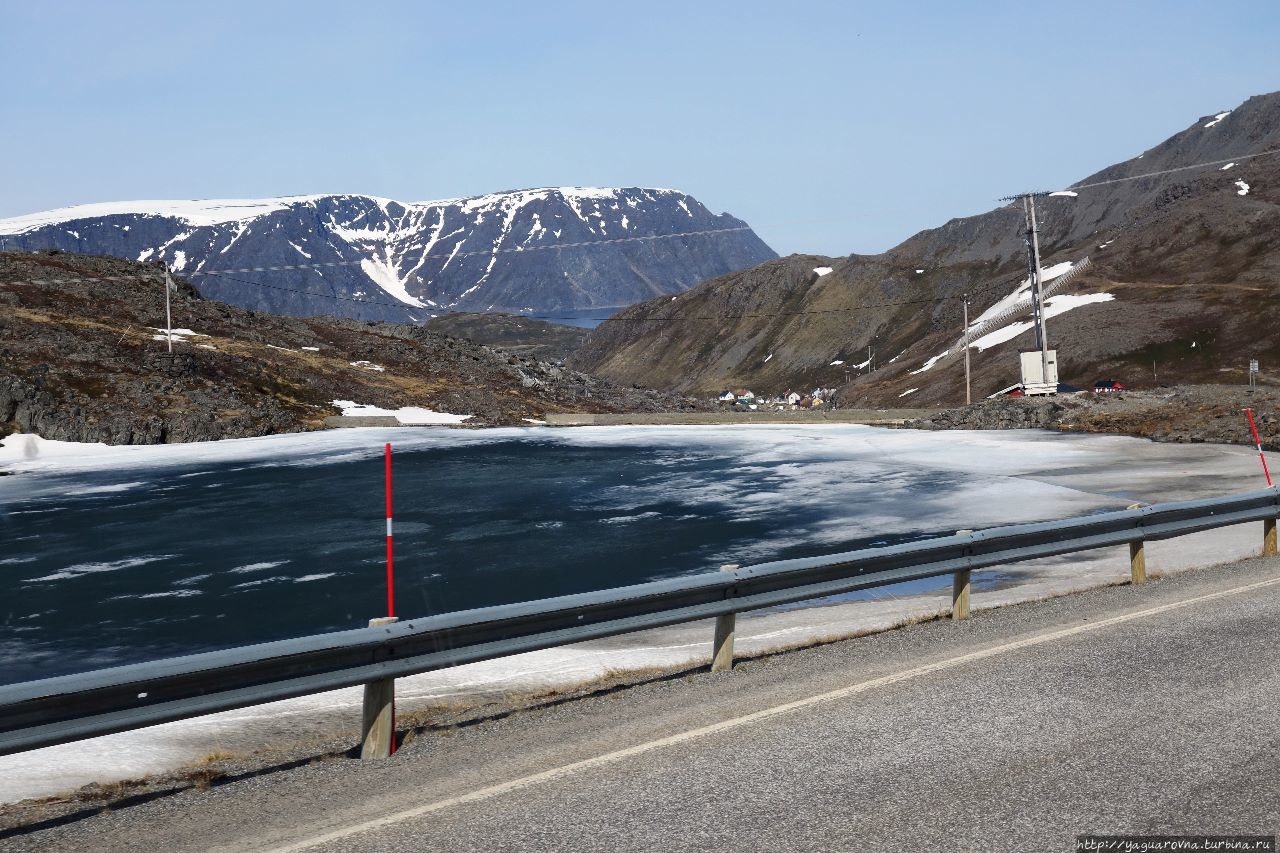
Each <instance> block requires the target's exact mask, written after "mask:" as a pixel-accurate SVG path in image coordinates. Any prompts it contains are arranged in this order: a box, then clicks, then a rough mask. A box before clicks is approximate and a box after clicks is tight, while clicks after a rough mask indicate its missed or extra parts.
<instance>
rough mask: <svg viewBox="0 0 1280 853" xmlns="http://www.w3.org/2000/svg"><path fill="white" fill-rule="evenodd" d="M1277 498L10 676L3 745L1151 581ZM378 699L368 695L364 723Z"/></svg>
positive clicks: (1258, 496) (1025, 528)
mask: <svg viewBox="0 0 1280 853" xmlns="http://www.w3.org/2000/svg"><path fill="white" fill-rule="evenodd" d="M1278 512H1280V489H1277V488H1272V489H1266V490H1262V491H1256V492H1248V493H1244V494H1239V495H1232V496H1229V497H1223V498H1213V499H1208V500H1195V501H1182V502H1177V503H1163V504H1155V505H1152V506H1146V507H1141V508H1137V507H1135V508H1131V509H1128V510H1122V511H1118V512H1108V513H1103V514H1099V515H1091V516H1086V517H1083V518H1072V519H1066V520H1063V521H1050V522H1042V523H1036V524H1020V525H1013V526H1007V527H995V528H989V529H987V530H980V531H977V532H962V533H959V534H956V535H954V536H944V537H940V538H935V539H929V540H925V541H921V542H914V543H910V544H906V545H894V546H889V547H881V548H867V549H863V550H858V551H849V552H845V553H840V554H832V555H829V556H824V557H812V558H806V559H796V560H780V561H776V562H770V563H762V564H759V565H754V566H744V567H734V566H727V567H725V569H726V570H722V571H715V572H706V573H703V574H696V575H691V576H686V577H679V578H673V579H669V580H661V581H653V582H650V583H643V584H638V585H635V586H627V587H620V588H617V589H607V590H602V591H599V592H591V593H584V594H580V595H568V596H563V597H559V598H548V599H542V600H539V601H529V602H524V603H520V604H507V605H501V606H497V607H486V608H480V609H476V610H467V611H461V612H456V613H445V614H441V615H438V616H431V617H428V618H424V619H409V620H407V621H403V622H398V623H394V624H386V625H378V626H376V627H367V628H357V629H354V630H349V631H338V632H335V633H329V634H318V635H315V636H309V637H299V638H297V639H293V640H283V641H279V642H271V643H262V644H259V645H253V646H245V647H241V648H235V649H228V650H224V651H218V652H207V653H201V654H195V655H188V656H185V657H177V658H168V659H165V660H158V661H151V662H149V663H141V664H131V665H128V666H120V667H113V668H110V669H102V670H96V671H93V672H85V673H79V674H76V675H66V676H59V677H57V678H48V679H43V680H40V681H29V682H24V683H21V684H11V685H7V686H4V687H0V755H6V754H10V753H14V752H20V751H23V750H28V749H33V748H36V747H41V746H50V745H53V744H59V743H67V742H70V741H75V740H78V739H82V738H88V737H94V736H97V735H105V734H110V733H113V732H120V731H126V730H130V729H137V728H141V727H144V726H151V725H155V724H157V723H164V722H168V721H171V720H180V719H185V718H188V717H195V716H199V715H202V714H210V713H213V712H215V711H227V710H231V709H234V708H241V707H245V706H248V705H257V704H261V703H264V702H272V701H276V700H280V699H289V698H292V697H296V696H303V695H307V694H312V693H319V692H322V691H326V690H334V689H336V688H340V687H349V686H353V685H357V684H364V685H366V700H368V698H369V695H370V691H369V689H368V688H369V687H370V686H371V685H381V687H382V688H383V689H381V690H380V691H375V692H378V694H379V695H388V694H390V693H391V691H389V690H385V687H386V685H387V684H388V682H389V680H390V679H394V678H395V677H397V676H405V675H411V674H414V673H420V672H427V671H431V670H437V669H443V668H445V667H451V666H458V665H460V664H464V663H471V662H474V661H482V660H489V659H493V658H499V657H505V656H507V655H514V654H518V653H520V652H528V651H533V650H536V649H545V648H550V647H554V646H560V645H565V644H568V643H576V642H580V641H582V640H590V639H595V638H599V637H609V636H614V635H617V634H625V633H629V632H632V631H639V630H642V629H646V628H656V627H660V626H664V625H674V624H678V623H683V622H692V621H695V620H700V619H708V618H711V617H717V630H716V638H717V648H716V649H715V652H716V655H715V656H716V658H717V659H718V660H719V661H723V660H725V659H726V655H725V652H726V651H727V660H728V661H730V662H731V661H732V646H731V643H732V637H733V631H732V619H733V615H734V614H736V613H740V612H743V611H748V610H754V609H757V608H761V607H770V606H774V605H779V604H788V603H792V602H797V601H804V600H806V599H814V598H821V597H823V596H829V595H833V594H836V593H843V592H850V591H853V590H859V589H869V588H873V587H879V586H885V585H888V584H894V583H901V582H904V581H911V580H917V579H920V578H930V577H939V576H944V575H952V576H954V578H955V585H954V589H955V599H954V603H955V605H956V606H955V607H953V610H952V616H953V617H955V618H963V617H964V616H966V615H967V609H968V596H969V583H968V576H969V572H971V571H973V570H976V569H983V568H988V567H991V566H998V565H1004V564H1007V563H1017V562H1020V561H1023V560H1031V559H1035V558H1039V557H1051V556H1055V555H1059V554H1068V553H1073V552H1079V551H1088V550H1092V549H1096V548H1105V547H1110V546H1119V545H1125V544H1128V545H1129V552H1130V558H1131V566H1132V570H1133V579H1134V581H1135V582H1138V583H1140V582H1142V581H1143V580H1144V579H1145V558H1144V555H1143V549H1142V543H1143V542H1145V541H1148V540H1157V539H1168V538H1172V537H1175V536H1183V535H1185V534H1188V533H1195V532H1198V531H1203V530H1210V529H1214V528H1218V527H1226V526H1229V525H1234V524H1242V523H1245V522H1253V521H1262V522H1263V553H1264V554H1274V553H1275V552H1276V517H1277V514H1278ZM726 644H729V646H728V649H727V650H726V649H725V647H724V646H725V645H726ZM720 668H725V667H723V666H721V667H720ZM386 701H389V698H388V699H387V700H386ZM366 704H367V702H366ZM375 710H376V709H375ZM368 712H369V708H368V707H366V732H365V734H366V736H367V735H368V734H369V732H368V725H369V724H368V719H369V713H368ZM381 752H382V754H386V752H387V750H386V749H383V750H381Z"/></svg>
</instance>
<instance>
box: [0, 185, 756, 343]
mask: <svg viewBox="0 0 1280 853" xmlns="http://www.w3.org/2000/svg"><path fill="white" fill-rule="evenodd" d="M682 235H683V236H682ZM0 249H8V250H21V251H36V250H39V251H45V250H50V249H56V250H61V251H67V252H76V253H83V254H92V255H110V256H113V257H118V258H125V259H129V260H137V261H139V262H150V261H164V262H165V263H166V264H168V265H169V267H170V268H171V269H172V270H173V271H174V272H175V273H178V274H181V275H185V276H187V277H188V278H189V279H190V280H191V281H192V282H193V283H194V284H195V285H196V287H197V289H198V290H199V291H200V293H202V294H203V295H205V296H208V297H209V298H212V299H217V300H220V301H223V302H227V303H228V304H232V305H238V306H240V307H243V308H250V309H253V310H257V311H266V312H270V313H273V314H281V315H286V316H297V317H300V316H339V317H350V318H353V319H372V320H388V321H394V322H406V323H408V322H424V321H426V320H427V319H428V318H430V317H431V316H433V315H439V314H443V313H446V312H450V311H506V312H512V313H526V314H527V313H535V312H540V311H542V312H545V311H556V310H565V309H589V308H597V307H611V308H612V307H617V306H621V305H630V304H632V303H634V302H636V301H639V300H642V299H647V298H650V297H653V296H658V295H662V294H671V293H678V292H680V291H683V290H685V289H687V288H688V287H691V286H692V285H694V284H696V283H698V282H699V281H702V280H704V279H707V278H712V277H714V276H718V275H722V274H724V273H726V272H730V271H732V270H736V269H742V268H744V267H749V266H752V265H754V264H757V263H759V262H760V261H763V260H766V259H768V258H772V257H776V255H775V253H774V252H773V250H772V249H770V248H769V247H768V246H767V245H765V244H764V242H763V241H762V240H760V238H759V237H757V236H756V235H755V233H754V232H752V231H751V229H750V227H749V226H748V225H747V224H746V223H745V222H743V221H742V220H740V219H736V218H734V217H733V216H730V215H729V214H719V215H716V214H713V213H711V212H710V211H709V210H707V208H706V207H704V206H703V205H702V204H701V203H700V202H698V201H697V200H696V199H694V198H693V197H692V196H689V195H686V194H684V193H681V192H678V191H676V190H665V189H648V188H641V187H628V188H618V189H615V188H608V189H601V188H590V187H555V188H544V189H532V190H516V191H510V192H502V193H492V194H489V195H485V196H477V197H474V198H464V199H446V200H442V201H430V202H413V203H401V202H397V201H393V200H391V199H384V198H376V197H372V196H362V195H312V196H295V197H290V198H279V199H257V200H254V199H250V200H206V201H137V202H112V203H104V204H89V205H81V206H78V207H70V208H63V209H60V210H53V211H46V212H43V213H37V214H31V215H28V216H20V217H13V218H9V219H0ZM264 268H265V269H264ZM220 270H221V271H224V274H216V273H218V271H220Z"/></svg>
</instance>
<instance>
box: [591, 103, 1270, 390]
mask: <svg viewBox="0 0 1280 853" xmlns="http://www.w3.org/2000/svg"><path fill="white" fill-rule="evenodd" d="M1275 148H1280V94H1271V95H1264V96H1259V97H1255V98H1251V99H1250V100H1248V101H1247V102H1245V103H1244V104H1243V105H1241V106H1240V107H1238V108H1237V109H1235V110H1230V111H1225V112H1222V113H1217V114H1213V115H1209V116H1204V117H1202V118H1200V119H1198V120H1196V121H1195V122H1194V123H1193V124H1192V125H1191V126H1190V127H1189V128H1187V129H1186V130H1184V131H1183V132H1181V133H1179V134H1177V135H1175V136H1173V137H1172V138H1170V139H1168V140H1167V141H1165V142H1164V143H1162V144H1160V145H1158V146H1156V147H1155V148H1152V149H1151V150H1149V151H1146V152H1143V153H1142V154H1140V155H1139V156H1137V157H1135V158H1133V159H1131V160H1128V161H1126V162H1124V163H1121V164H1118V165H1116V166H1112V167H1110V168H1107V169H1105V170H1103V171H1101V172H1099V173H1097V174H1095V175H1091V176H1089V177H1087V178H1085V179H1083V180H1081V181H1080V182H1078V186H1077V189H1075V190H1074V191H1073V193H1074V194H1067V195H1054V196H1047V197H1041V198H1040V199H1039V202H1038V203H1039V211H1040V219H1041V233H1040V239H1041V246H1042V254H1043V266H1044V267H1045V268H1046V270H1047V276H1053V275H1055V274H1061V273H1065V272H1068V271H1071V270H1073V268H1075V267H1081V266H1082V262H1083V260H1084V259H1085V258H1086V257H1087V258H1089V260H1090V262H1091V263H1090V264H1089V265H1088V266H1087V267H1085V268H1083V269H1079V270H1077V272H1078V273H1079V274H1078V275H1075V276H1074V278H1072V279H1071V280H1070V282H1069V284H1066V285H1064V286H1063V287H1062V288H1061V290H1060V291H1059V292H1058V293H1056V294H1055V296H1054V297H1053V298H1052V299H1051V300H1050V301H1049V311H1048V317H1049V320H1048V327H1049V337H1050V343H1051V345H1053V346H1055V347H1056V348H1057V349H1058V351H1059V364H1060V367H1061V374H1062V378H1063V380H1064V381H1067V382H1072V383H1075V384H1078V385H1092V384H1093V382H1094V381H1095V380H1096V379H1099V378H1116V379H1120V380H1122V381H1124V382H1125V383H1126V384H1128V385H1130V386H1131V387H1144V386H1152V385H1159V384H1163V383H1171V382H1205V381H1214V382H1217V381H1228V382H1234V381H1241V380H1242V379H1243V377H1244V370H1245V368H1246V366H1247V362H1248V359H1249V358H1251V357H1255V358H1258V359H1260V360H1261V361H1262V367H1263V370H1264V372H1265V371H1266V370H1268V369H1272V370H1275V369H1276V368H1277V367H1278V366H1280V331H1278V330H1280V322H1277V321H1278V320H1280V317H1277V310H1278V309H1277V305H1278V304H1280V303H1277V300H1276V296H1277V295H1280V292H1278V290H1280V268H1278V267H1280V230H1278V228H1277V226H1280V156H1262V157H1257V158H1256V159H1243V160H1238V161H1235V160H1229V162H1230V163H1233V165H1228V163H1227V162H1224V163H1221V164H1219V165H1216V166H1211V167H1207V168H1198V169H1193V170H1183V171H1175V172H1171V173H1169V174H1165V175H1160V176H1155V177H1150V178H1143V179H1140V180H1134V181H1124V182H1121V183H1112V184H1104V185H1102V186H1089V185H1091V184H1095V183H1099V182H1104V181H1109V180H1113V179H1116V178H1122V177H1127V176H1135V175H1141V174H1146V173H1149V172H1160V171H1163V170H1166V169H1176V168H1178V167H1181V166H1185V165H1189V164H1193V163H1199V162H1203V161H1206V160H1219V159H1228V158H1237V157H1240V156H1241V155H1248V154H1257V153H1260V152H1264V151H1268V150H1270V149H1275ZM1021 230H1022V211H1021V208H1020V206H1018V205H1009V206H1006V207H1001V208H998V209H996V210H993V211H991V212H989V213H986V214H982V215H980V216H973V217H968V218H964V219H956V220H953V221H951V222H949V223H947V224H946V225H944V226H942V227H941V228H936V229H931V230H928V231H924V232H921V233H920V234H917V235H915V236H914V237H912V238H910V239H908V240H907V241H905V242H904V243H902V244H901V245H899V246H897V247H895V248H894V249H891V250H890V251H888V252H885V253H883V254H880V255H873V256H859V255H851V256H849V257H845V258H822V257H811V256H792V257H788V258H781V259H777V260H773V261H768V262H765V263H764V264H761V265H759V266H756V267H753V268H751V269H749V270H743V271H740V272H737V273H731V274H728V275H725V276H721V277H720V278H717V279H714V280H712V281H709V282H705V283H703V284H702V285H700V286H699V287H697V288H694V289H692V290H690V291H688V292H686V293H684V294H680V295H679V296H678V297H676V298H675V299H672V298H671V297H663V298H661V299H654V300H650V301H648V302H645V303H642V304H640V305H636V306H632V307H631V308H630V309H628V310H626V311H624V312H622V313H620V314H619V315H617V316H616V319H614V320H610V321H609V322H606V323H603V324H601V326H600V327H599V328H598V329H596V330H595V331H593V332H592V334H591V336H590V337H589V338H588V340H587V342H586V343H585V344H584V345H583V347H582V348H581V349H580V350H579V351H578V352H577V354H575V356H574V357H573V358H572V359H571V360H570V364H571V365H572V366H574V367H576V368H578V369H583V370H589V371H592V372H597V373H599V374H601V375H604V376H609V377H612V378H614V379H617V380H619V381H624V382H625V381H633V380H636V379H638V378H639V377H645V379H646V381H647V382H648V383H650V384H655V385H661V386H665V387H670V388H677V389H681V390H686V391H695V392H699V393H708V392H713V391H717V390H720V389H721V388H723V387H728V386H740V385H746V386H749V387H751V388H752V389H753V390H756V391H757V392H773V391H777V390H781V389H783V388H784V387H786V386H787V385H791V386H799V387H806V386H811V385H819V384H821V385H824V386H831V385H834V386H839V387H841V389H842V393H841V399H842V402H843V403H844V404H847V405H868V404H870V405H880V406H885V405H901V404H904V403H906V404H910V405H923V406H929V405H939V404H953V403H956V402H963V400H964V384H963V360H962V359H961V358H960V356H959V354H960V353H961V352H962V349H961V347H960V346H959V341H960V338H961V334H962V329H963V321H962V301H961V296H962V294H965V293H968V294H970V299H971V302H970V319H971V321H973V322H975V324H976V322H977V321H979V320H982V321H984V322H983V327H982V330H981V331H982V334H981V335H980V336H979V335H976V334H975V335H974V336H973V337H974V338H975V340H973V342H972V346H971V354H972V357H973V366H974V394H975V396H978V397H981V396H985V395H987V394H991V393H993V392H995V391H997V390H999V389H1001V388H1004V387H1006V386H1008V385H1011V384H1013V383H1014V382H1016V381H1017V380H1018V376H1019V375H1018V364H1017V352H1018V351H1019V350H1024V349H1032V348H1033V347H1034V345H1035V343H1034V335H1033V333H1032V332H1031V331H1030V330H1029V329H1030V326H1029V324H1028V323H1025V322H1024V321H1025V320H1027V319H1029V316H1030V311H1029V309H1026V310H1022V311H1021V312H1018V311H1014V313H1013V314H1011V315H1009V316H1006V317H1004V318H1003V319H1001V320H999V321H998V322H995V323H994V324H993V323H992V322H990V321H989V319H988V318H989V317H990V316H991V315H996V314H1001V313H1002V312H1003V309H1004V308H1006V307H1008V306H1010V305H1011V304H1014V303H1017V302H1018V299H1017V296H1018V294H1019V293H1023V294H1025V289H1023V287H1024V279H1025V277H1026V260H1025V254H1024V247H1023V242H1022V235H1021V233H1020V232H1021ZM1072 265H1074V267H1073V266H1072ZM1064 280H1065V278H1064ZM1050 283H1052V281H1051V282H1050ZM1015 307H1016V306H1015ZM868 350H870V354H871V356H872V361H871V363H870V364H868V363H867V362H868V358H869V356H868Z"/></svg>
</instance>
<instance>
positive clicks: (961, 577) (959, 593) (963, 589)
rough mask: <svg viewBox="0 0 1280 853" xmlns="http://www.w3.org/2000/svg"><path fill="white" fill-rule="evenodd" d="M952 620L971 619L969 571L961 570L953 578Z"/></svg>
mask: <svg viewBox="0 0 1280 853" xmlns="http://www.w3.org/2000/svg"><path fill="white" fill-rule="evenodd" d="M951 618H952V619H956V620H960V619H968V618H969V570H968V569H961V570H960V571H958V572H956V573H955V574H954V575H952V576H951Z"/></svg>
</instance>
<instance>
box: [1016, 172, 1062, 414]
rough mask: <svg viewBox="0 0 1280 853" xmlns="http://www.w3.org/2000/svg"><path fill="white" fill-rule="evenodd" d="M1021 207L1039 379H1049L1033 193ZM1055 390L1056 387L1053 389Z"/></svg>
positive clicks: (1025, 199)
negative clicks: (1025, 231) (1025, 236)
mask: <svg viewBox="0 0 1280 853" xmlns="http://www.w3.org/2000/svg"><path fill="white" fill-rule="evenodd" d="M1022 209H1023V212H1024V213H1025V215H1026V221H1027V251H1028V253H1029V254H1028V258H1027V264H1028V266H1029V267H1030V272H1031V300H1032V304H1033V305H1034V306H1035V319H1036V343H1037V344H1038V345H1039V346H1040V371H1041V372H1040V381H1041V382H1048V381H1049V331H1048V329H1047V328H1046V327H1045V322H1044V321H1045V316H1044V315H1045V304H1044V281H1043V280H1042V273H1041V271H1040V229H1039V228H1038V227H1037V225H1036V198H1035V194H1034V193H1025V194H1024V195H1023V196H1022ZM1054 390H1057V389H1054Z"/></svg>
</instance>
